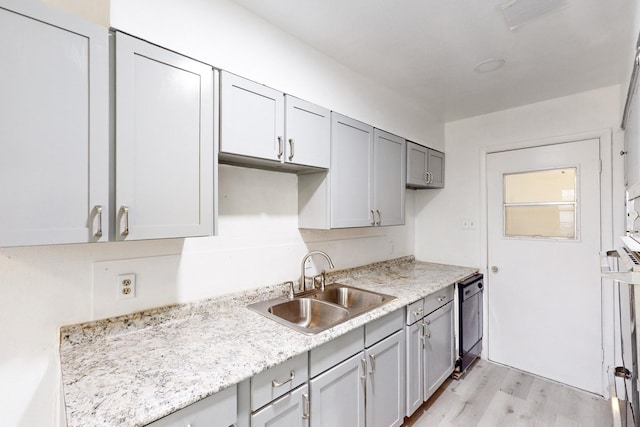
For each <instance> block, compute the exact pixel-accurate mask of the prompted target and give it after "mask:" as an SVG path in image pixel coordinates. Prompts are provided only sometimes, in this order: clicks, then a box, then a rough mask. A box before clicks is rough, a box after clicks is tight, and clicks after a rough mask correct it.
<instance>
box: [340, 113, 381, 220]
mask: <svg viewBox="0 0 640 427" xmlns="http://www.w3.org/2000/svg"><path fill="white" fill-rule="evenodd" d="M331 116H332V123H331V169H330V179H331V192H330V195H331V199H330V205H331V228H346V227H368V226H372V225H375V219H374V207H373V127H372V126H369V125H367V124H365V123H362V122H359V121H357V120H353V119H351V118H349V117H345V116H342V115H340V114H337V113H332V115H331Z"/></svg>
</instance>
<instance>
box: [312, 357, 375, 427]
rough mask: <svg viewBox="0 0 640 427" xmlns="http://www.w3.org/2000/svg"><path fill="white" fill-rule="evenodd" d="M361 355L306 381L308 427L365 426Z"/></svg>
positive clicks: (363, 375)
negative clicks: (308, 409) (309, 403)
mask: <svg viewBox="0 0 640 427" xmlns="http://www.w3.org/2000/svg"><path fill="white" fill-rule="evenodd" d="M364 363H365V358H364V353H359V354H356V355H355V356H353V357H351V358H350V359H347V360H345V361H344V362H342V363H340V364H339V365H336V366H334V367H333V368H331V369H329V370H328V371H326V372H325V373H324V374H322V375H319V376H317V377H316V378H313V379H312V380H311V381H309V387H310V391H311V427H335V426H350V427H364V425H365V412H364V381H365V380H364V379H363V378H365V376H366V369H365V367H364Z"/></svg>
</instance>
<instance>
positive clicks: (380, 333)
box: [364, 308, 404, 348]
mask: <svg viewBox="0 0 640 427" xmlns="http://www.w3.org/2000/svg"><path fill="white" fill-rule="evenodd" d="M402 328H404V309H403V308H401V309H398V310H396V311H394V312H392V313H389V314H387V315H386V316H384V317H381V318H379V319H376V320H374V321H372V322H369V323H367V324H366V325H364V346H365V347H367V348H368V347H370V346H372V345H373V344H375V343H377V342H378V341H380V340H382V339H384V338H386V337H388V336H389V335H391V334H393V333H394V332H396V331H399V330H400V329H402Z"/></svg>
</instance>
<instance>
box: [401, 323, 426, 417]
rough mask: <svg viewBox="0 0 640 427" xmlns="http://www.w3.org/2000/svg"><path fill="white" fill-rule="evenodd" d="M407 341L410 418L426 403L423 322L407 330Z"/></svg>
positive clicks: (408, 410) (407, 413)
mask: <svg viewBox="0 0 640 427" xmlns="http://www.w3.org/2000/svg"><path fill="white" fill-rule="evenodd" d="M405 331H406V341H407V355H406V356H407V365H406V366H407V375H406V378H407V387H406V390H407V392H406V401H407V412H406V414H405V415H406V416H407V417H410V416H411V415H412V414H413V413H414V412H415V411H416V410H417V409H418V408H419V407H420V405H422V402H424V398H423V394H422V392H423V388H424V387H423V378H424V337H423V334H422V332H423V330H422V320H420V321H418V322H416V323H414V324H413V325H411V326H407V327H406V328H405Z"/></svg>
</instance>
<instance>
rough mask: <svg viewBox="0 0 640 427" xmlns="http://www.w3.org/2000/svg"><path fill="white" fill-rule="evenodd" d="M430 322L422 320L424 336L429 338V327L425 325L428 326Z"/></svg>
mask: <svg viewBox="0 0 640 427" xmlns="http://www.w3.org/2000/svg"><path fill="white" fill-rule="evenodd" d="M430 323H431V321H430V320H426V321H425V322H424V336H425V338H427V339H428V338H431V331H430V330H429V328H428V327H427V326H429V324H430Z"/></svg>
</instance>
